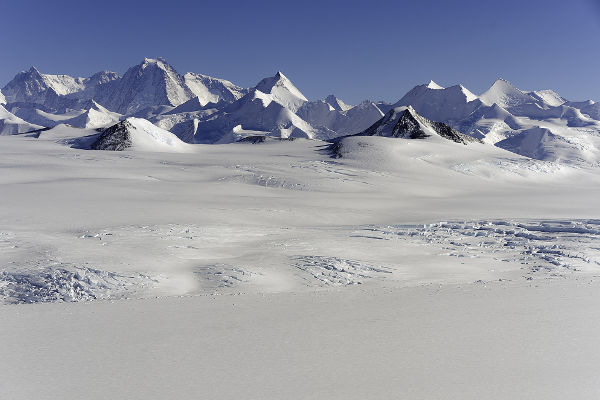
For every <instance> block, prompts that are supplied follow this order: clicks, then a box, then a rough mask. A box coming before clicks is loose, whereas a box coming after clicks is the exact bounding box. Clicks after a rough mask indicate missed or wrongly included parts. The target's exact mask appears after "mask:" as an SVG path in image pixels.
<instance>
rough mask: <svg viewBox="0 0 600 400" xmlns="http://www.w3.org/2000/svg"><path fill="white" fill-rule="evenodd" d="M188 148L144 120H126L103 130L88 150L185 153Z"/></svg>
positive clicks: (169, 134) (171, 135) (176, 138)
mask: <svg viewBox="0 0 600 400" xmlns="http://www.w3.org/2000/svg"><path fill="white" fill-rule="evenodd" d="M188 146H189V145H188V144H186V143H184V142H182V141H181V140H180V139H179V138H178V137H177V136H175V135H174V134H172V133H171V132H169V131H166V130H164V129H161V128H159V127H157V126H155V125H153V124H152V123H150V122H148V121H147V120H145V119H141V118H127V119H126V120H123V121H121V122H119V123H117V124H115V125H113V126H111V127H109V128H107V129H105V130H103V131H102V132H101V133H100V135H99V136H98V138H97V139H96V140H95V141H94V142H93V143H92V144H91V146H90V149H91V150H112V151H123V150H129V149H131V150H139V151H158V152H165V151H166V152H185V151H187V150H188V149H189V147H188Z"/></svg>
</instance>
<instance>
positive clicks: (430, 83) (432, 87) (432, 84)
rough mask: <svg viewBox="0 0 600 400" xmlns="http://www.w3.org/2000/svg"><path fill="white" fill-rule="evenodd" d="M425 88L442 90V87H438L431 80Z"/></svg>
mask: <svg viewBox="0 0 600 400" xmlns="http://www.w3.org/2000/svg"><path fill="white" fill-rule="evenodd" d="M427 87H428V88H429V89H444V87H443V86H440V85H438V84H437V83H435V82H434V81H433V80H430V81H429V83H428V84H427Z"/></svg>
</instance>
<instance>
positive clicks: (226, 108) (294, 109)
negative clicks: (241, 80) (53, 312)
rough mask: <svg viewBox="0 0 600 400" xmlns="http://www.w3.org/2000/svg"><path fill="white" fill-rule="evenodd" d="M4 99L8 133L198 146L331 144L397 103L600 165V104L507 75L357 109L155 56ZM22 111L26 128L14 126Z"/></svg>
mask: <svg viewBox="0 0 600 400" xmlns="http://www.w3.org/2000/svg"><path fill="white" fill-rule="evenodd" d="M0 104H6V105H5V108H6V111H7V112H8V113H9V114H11V115H12V117H10V118H8V117H5V118H2V119H3V120H5V122H4V126H5V127H6V126H11V128H5V129H4V130H3V132H4V133H9V132H12V133H19V132H22V131H23V130H24V129H29V128H28V127H25V125H23V123H29V124H31V125H33V126H34V127H35V128H39V127H53V126H56V125H58V124H69V125H72V126H76V127H82V128H106V127H108V126H110V125H112V124H114V123H115V122H116V121H118V120H121V119H124V118H127V117H136V118H145V119H148V120H149V121H151V122H152V123H154V124H156V125H157V126H159V127H161V128H163V129H167V130H170V131H171V132H172V133H174V134H176V135H177V136H178V137H179V138H181V139H182V140H184V141H186V142H190V143H227V142H234V141H237V140H240V139H243V138H244V137H246V136H256V135H268V136H274V137H283V138H286V137H304V138H309V139H322V140H329V139H333V138H336V137H340V136H346V135H352V134H356V133H359V132H362V131H364V130H365V129H367V128H368V127H370V126H371V125H372V124H373V123H375V122H376V121H378V120H379V119H381V118H382V117H383V116H384V115H385V114H387V113H388V112H389V111H390V110H391V109H392V108H394V107H401V106H404V107H407V106H411V107H413V108H414V110H415V111H416V112H417V113H419V114H420V115H422V116H423V117H425V118H427V119H429V120H431V121H439V122H443V123H445V124H448V125H449V126H450V127H452V128H453V129H455V130H457V131H459V132H464V133H465V134H467V135H470V136H473V137H475V138H477V139H480V140H482V141H484V142H486V143H489V144H493V145H498V146H500V147H504V148H508V149H510V150H511V151H513V152H516V153H519V154H522V155H527V156H534V157H536V158H539V159H542V160H557V159H558V160H562V161H563V162H569V161H568V160H572V161H573V162H574V163H575V164H583V165H587V166H590V165H591V166H596V165H600V139H598V134H599V133H600V103H595V102H593V101H584V102H573V101H568V100H566V99H564V98H563V97H561V96H560V95H559V94H558V93H556V92H554V91H552V90H536V91H524V90H520V89H518V88H516V87H515V86H514V85H512V84H511V83H510V82H508V81H506V80H504V79H498V80H497V81H496V82H494V84H493V85H492V86H491V87H490V89H488V90H487V91H485V92H484V93H483V94H481V95H479V96H478V95H475V94H474V93H472V92H471V91H469V90H468V89H466V88H465V87H464V86H462V85H454V86H450V87H443V86H441V85H438V84H437V83H435V82H433V81H430V82H429V83H428V84H424V85H419V86H416V87H415V88H414V89H412V90H411V91H409V92H408V93H407V94H406V95H404V96H403V97H402V98H401V99H400V100H399V101H398V102H396V103H395V104H394V105H393V106H391V105H389V104H386V103H381V102H380V103H373V102H369V101H366V102H363V103H361V104H359V105H357V106H350V105H347V104H346V103H344V102H343V101H342V100H340V99H338V98H337V97H335V96H334V95H330V96H327V97H326V98H325V99H323V100H316V101H309V100H308V99H307V98H306V96H304V94H302V92H301V91H300V90H299V89H298V88H297V87H296V86H295V85H294V84H293V83H292V82H291V80H290V79H289V78H288V77H286V76H285V75H284V74H283V73H281V72H277V73H276V74H275V75H274V76H272V77H268V78H265V79H263V80H261V81H260V82H259V83H258V84H257V85H256V87H254V88H250V89H244V88H241V87H239V86H237V85H235V84H233V83H232V82H230V81H227V80H224V79H217V78H212V77H209V76H207V75H203V74H197V73H191V72H188V73H186V74H183V75H180V74H179V73H178V72H177V71H176V70H175V69H174V68H173V67H172V66H171V65H169V64H168V63H167V62H166V61H165V60H163V59H150V58H146V59H144V60H143V61H142V62H141V63H140V64H138V65H136V66H134V67H131V68H130V69H129V70H128V71H127V72H126V73H125V75H124V76H123V77H120V76H119V75H118V74H116V73H114V72H109V71H102V72H98V73H96V74H94V75H92V76H91V77H89V78H73V77H70V76H67V75H51V74H43V73H41V72H39V71H38V70H37V69H36V68H34V67H32V68H30V69H29V70H28V71H23V72H20V73H19V74H17V75H16V76H15V78H14V79H13V80H12V81H11V82H9V83H8V84H7V85H6V86H5V87H4V88H2V91H0ZM15 117H16V118H18V119H20V120H19V121H18V124H21V126H22V128H16V129H15V128H14V126H16V125H15V123H14V122H11V121H15V119H14V118H15ZM539 132H545V134H539ZM529 136H530V137H529ZM538 139H539V143H538V147H539V148H537V149H534V147H535V146H534V144H532V143H533V142H535V141H537V140H538ZM522 146H524V147H522ZM525 147H526V148H525Z"/></svg>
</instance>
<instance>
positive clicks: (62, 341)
mask: <svg viewBox="0 0 600 400" xmlns="http://www.w3.org/2000/svg"><path fill="white" fill-rule="evenodd" d="M599 289H600V287H599V286H598V281H597V280H594V281H593V282H591V281H590V280H581V281H563V280H559V281H557V280H554V281H542V282H538V283H536V284H535V285H532V284H530V283H529V282H522V283H520V284H518V285H517V284H514V283H507V282H500V283H494V284H471V285H460V286H454V285H445V286H439V285H430V286H422V287H417V288H408V289H404V290H395V289H392V288H379V289H378V290H365V289H364V288H362V287H352V288H349V289H345V290H343V291H327V292H318V293H315V292H308V293H294V294H290V293H280V294H267V295H241V296H239V295H238V296H234V295H228V296H199V297H186V298H168V299H149V300H143V301H140V300H132V301H121V302H115V303H112V302H95V303H78V304H41V305H31V306H19V307H0V319H1V320H2V324H1V325H0V340H2V342H3V343H5V344H7V345H6V346H3V347H2V350H0V355H1V356H2V361H1V362H0V373H1V374H2V377H3V380H2V384H0V396H1V397H2V398H7V399H13V400H21V399H31V398H44V399H48V400H53V399H81V398H86V399H90V400H95V399H106V398H127V399H132V400H138V399H139V400H147V399H164V398H176V399H197V398H211V399H236V398H250V399H255V398H256V399H281V398H286V399H306V398H314V399H322V398H327V399H345V400H346V399H372V398H386V399H389V398H411V399H449V400H479V399H501V400H509V399H521V398H526V399H547V400H563V399H572V398H577V399H594V398H597V396H598V393H599V391H600V384H599V383H598V379H597V373H596V371H597V365H598V363H600V348H599V347H598V346H597V344H596V338H597V337H598V334H600V323H599V321H600V311H599V308H598V307H597V305H598V301H600V298H599V294H598V293H600V292H599Z"/></svg>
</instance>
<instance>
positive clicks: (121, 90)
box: [98, 58, 194, 114]
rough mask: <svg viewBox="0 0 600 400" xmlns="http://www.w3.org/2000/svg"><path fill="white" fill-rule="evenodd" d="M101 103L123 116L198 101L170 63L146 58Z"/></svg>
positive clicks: (99, 99) (100, 100)
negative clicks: (153, 108)
mask: <svg viewBox="0 0 600 400" xmlns="http://www.w3.org/2000/svg"><path fill="white" fill-rule="evenodd" d="M111 89H112V90H110V91H109V92H107V93H106V94H105V95H104V96H101V97H100V98H98V101H99V102H100V103H101V104H103V105H105V106H106V107H107V108H108V109H110V110H112V111H116V112H118V113H121V114H133V113H135V112H137V111H140V110H142V109H144V108H148V107H153V106H157V105H169V106H178V105H180V104H182V103H184V102H186V101H187V100H189V99H191V98H192V97H194V94H193V93H192V91H191V90H190V89H189V88H188V87H187V85H186V84H185V81H184V79H183V77H182V76H181V75H179V73H177V71H176V70H175V69H174V68H173V67H172V66H171V65H169V64H168V63H167V62H165V61H161V60H160V59H153V58H145V59H144V60H143V61H142V62H141V63H140V64H138V65H136V66H134V67H131V68H129V69H128V70H127V72H125V75H123V78H121V79H120V80H118V81H115V86H114V87H112V88H111Z"/></svg>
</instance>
